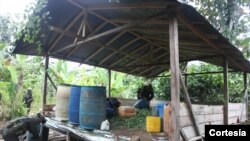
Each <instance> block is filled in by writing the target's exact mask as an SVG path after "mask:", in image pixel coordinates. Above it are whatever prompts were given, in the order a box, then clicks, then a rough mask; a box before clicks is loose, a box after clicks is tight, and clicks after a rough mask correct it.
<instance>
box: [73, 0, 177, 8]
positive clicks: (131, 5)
mask: <svg viewBox="0 0 250 141" xmlns="http://www.w3.org/2000/svg"><path fill="white" fill-rule="evenodd" d="M71 1H74V2H75V1H76V0H71ZM174 4H176V2H171V1H169V2H157V3H156V2H135V3H102V4H99V5H96V4H95V5H87V6H86V9H88V10H120V9H139V8H143V9H145V8H150V9H151V8H157V9H158V8H167V6H169V5H174Z"/></svg>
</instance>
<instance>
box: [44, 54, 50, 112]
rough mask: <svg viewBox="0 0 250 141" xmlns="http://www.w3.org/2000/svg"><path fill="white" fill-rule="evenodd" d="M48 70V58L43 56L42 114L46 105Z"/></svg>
mask: <svg viewBox="0 0 250 141" xmlns="http://www.w3.org/2000/svg"><path fill="white" fill-rule="evenodd" d="M48 68H49V56H48V55H47V54H46V55H45V68H44V85H43V98H42V113H44V108H45V105H46V96H47V81H48V73H47V70H48Z"/></svg>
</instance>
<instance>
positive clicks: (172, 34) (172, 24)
mask: <svg viewBox="0 0 250 141" xmlns="http://www.w3.org/2000/svg"><path fill="white" fill-rule="evenodd" d="M169 46H170V71H171V121H170V132H169V140H170V141H179V140H180V79H179V71H180V69H179V41H178V22H177V18H176V15H175V14H174V15H172V16H171V18H170V19H169Z"/></svg>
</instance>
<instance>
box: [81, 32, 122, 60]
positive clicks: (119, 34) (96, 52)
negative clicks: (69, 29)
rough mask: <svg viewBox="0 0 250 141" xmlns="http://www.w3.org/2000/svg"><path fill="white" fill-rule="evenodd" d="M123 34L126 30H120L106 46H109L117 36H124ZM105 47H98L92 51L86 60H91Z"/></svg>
mask: <svg viewBox="0 0 250 141" xmlns="http://www.w3.org/2000/svg"><path fill="white" fill-rule="evenodd" d="M122 34H124V32H120V33H118V34H117V35H116V36H114V37H113V38H111V39H110V40H109V41H108V42H107V43H106V44H105V46H109V45H110V44H111V43H113V42H114V41H115V40H116V39H117V38H119V37H120V36H122ZM103 49H104V48H98V49H97V50H96V51H95V52H94V53H92V54H91V55H90V56H89V57H87V58H86V59H85V60H84V61H86V62H87V61H89V60H90V59H91V58H93V57H94V56H95V55H97V54H98V53H99V52H101V51H102V50H103Z"/></svg>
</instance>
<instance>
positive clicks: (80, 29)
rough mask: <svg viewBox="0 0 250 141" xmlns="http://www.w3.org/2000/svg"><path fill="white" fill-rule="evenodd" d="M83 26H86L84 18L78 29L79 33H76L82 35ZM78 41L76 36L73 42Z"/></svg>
mask: <svg viewBox="0 0 250 141" xmlns="http://www.w3.org/2000/svg"><path fill="white" fill-rule="evenodd" d="M83 26H84V20H83V21H82V22H81V25H80V27H79V29H78V31H77V34H76V35H80V34H81V32H82V30H83ZM77 41H78V38H75V40H74V41H73V43H76V42H77Z"/></svg>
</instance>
